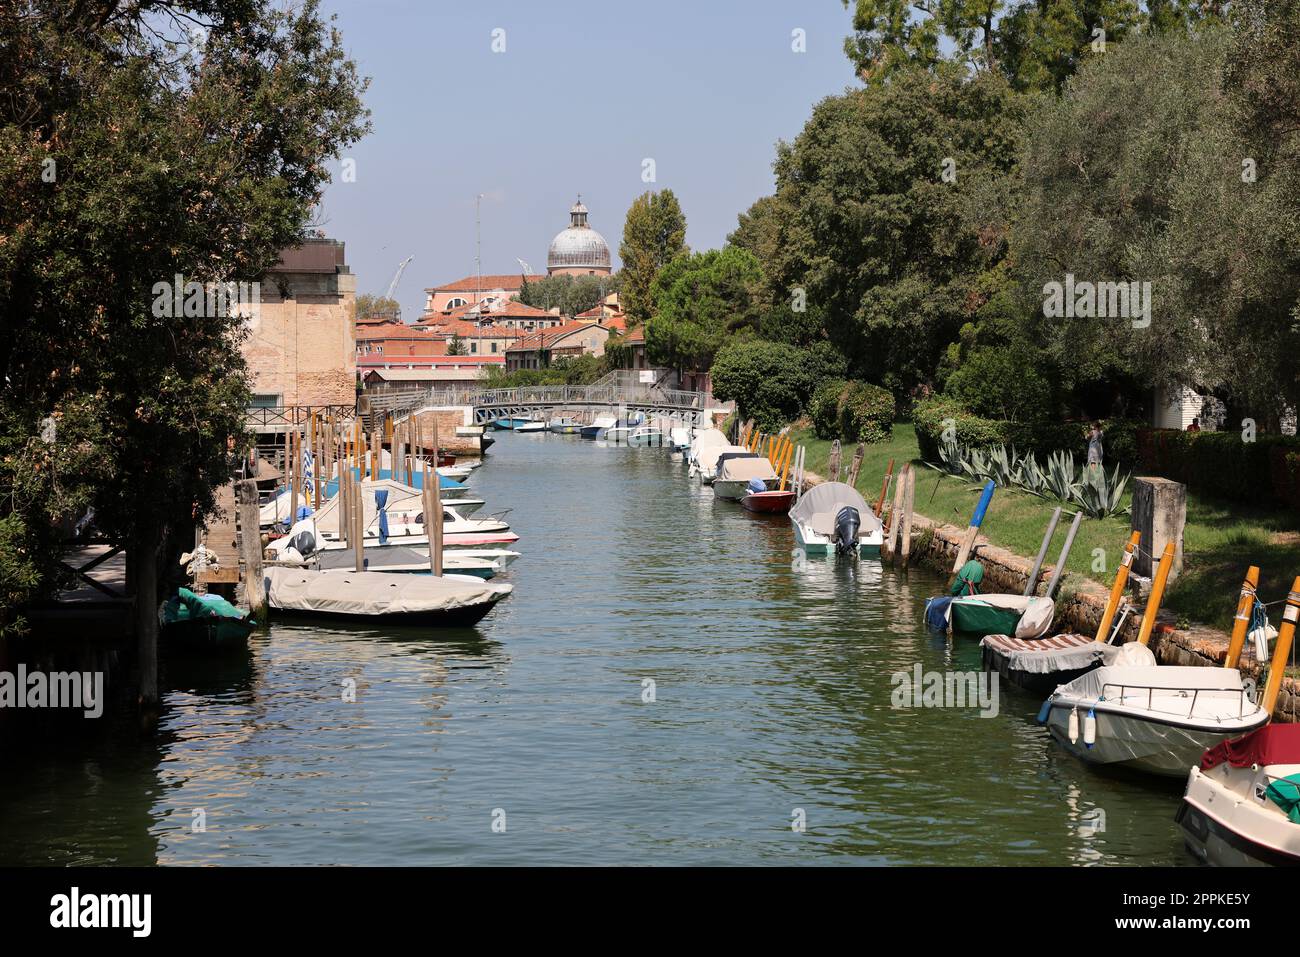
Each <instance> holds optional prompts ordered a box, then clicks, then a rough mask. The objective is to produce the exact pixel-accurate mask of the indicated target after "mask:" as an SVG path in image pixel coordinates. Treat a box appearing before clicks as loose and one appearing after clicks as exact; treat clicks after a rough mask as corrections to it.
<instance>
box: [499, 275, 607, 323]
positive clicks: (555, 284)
mask: <svg viewBox="0 0 1300 957" xmlns="http://www.w3.org/2000/svg"><path fill="white" fill-rule="evenodd" d="M622 285H623V282H622V278H621V277H620V276H618V275H614V276H572V275H568V274H565V273H561V274H559V275H556V276H540V277H537V278H528V277H524V281H523V285H521V286H520V287H519V295H518V296H517V297H516V298H517V299H518V300H519V301H520V302H522V303H524V305H527V306H534V307H536V308H538V309H546V310H550V309H554V308H557V307H558V308H559V310H560V314H561V315H565V316H576V315H577V314H578V313H580V312H586V311H587V310H588V309H594V308H595V307H596V306H598V305H600V304H601V303H602V302H604V301H605V298H606V297H607V296H609V295H610V294H611V293H615V292H618V291H619V289H621V288H622Z"/></svg>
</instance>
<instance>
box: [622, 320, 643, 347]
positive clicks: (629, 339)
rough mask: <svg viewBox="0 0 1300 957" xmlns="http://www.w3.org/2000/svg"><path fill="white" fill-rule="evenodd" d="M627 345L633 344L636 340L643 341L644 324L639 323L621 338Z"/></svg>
mask: <svg viewBox="0 0 1300 957" xmlns="http://www.w3.org/2000/svg"><path fill="white" fill-rule="evenodd" d="M623 341H624V342H625V343H627V344H628V345H635V344H636V343H638V342H645V325H644V324H642V325H639V326H637V327H636V328H635V329H633V330H632V331H631V332H629V333H628V334H627V336H626V337H625V338H624V339H623Z"/></svg>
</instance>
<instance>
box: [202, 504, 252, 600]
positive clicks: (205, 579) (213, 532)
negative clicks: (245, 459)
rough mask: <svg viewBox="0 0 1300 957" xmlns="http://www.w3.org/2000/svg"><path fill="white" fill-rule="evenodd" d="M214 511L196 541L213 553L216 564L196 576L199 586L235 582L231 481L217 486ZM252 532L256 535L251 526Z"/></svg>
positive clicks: (235, 538)
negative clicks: (215, 508) (215, 510)
mask: <svg viewBox="0 0 1300 957" xmlns="http://www.w3.org/2000/svg"><path fill="white" fill-rule="evenodd" d="M217 508H218V513H217V515H216V517H215V518H213V519H212V521H211V522H210V523H209V524H208V527H207V528H205V529H203V530H202V531H201V533H200V535H199V536H198V538H199V543H201V544H203V545H205V546H206V547H207V548H208V550H209V551H211V552H212V553H213V554H215V555H216V556H217V563H218V564H217V566H216V567H215V568H211V567H210V568H208V569H206V570H205V571H204V572H203V573H202V574H200V575H199V576H198V579H197V583H198V584H201V585H235V584H238V583H239V522H238V511H237V510H236V508H235V484H234V483H233V482H230V483H228V484H226V485H223V486H221V488H219V489H217ZM253 534H254V535H256V534H258V530H257V529H253Z"/></svg>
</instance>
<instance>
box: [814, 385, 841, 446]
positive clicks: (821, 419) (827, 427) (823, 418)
mask: <svg viewBox="0 0 1300 957" xmlns="http://www.w3.org/2000/svg"><path fill="white" fill-rule="evenodd" d="M847 386H848V383H847V382H845V381H844V380H843V379H827V380H825V381H824V382H822V383H821V384H820V385H818V386H817V388H816V389H814V390H813V394H812V400H811V401H810V402H809V403H808V418H809V419H811V420H812V428H813V434H814V435H816V436H817V438H819V439H834V438H838V437H839V434H840V401H841V400H842V399H843V398H844V390H845V388H846V387H847Z"/></svg>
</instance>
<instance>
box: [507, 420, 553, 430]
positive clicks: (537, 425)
mask: <svg viewBox="0 0 1300 957" xmlns="http://www.w3.org/2000/svg"><path fill="white" fill-rule="evenodd" d="M515 431H516V432H545V431H546V423H545V422H539V421H536V420H532V421H528V422H523V423H521V424H519V425H516V426H515Z"/></svg>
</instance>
